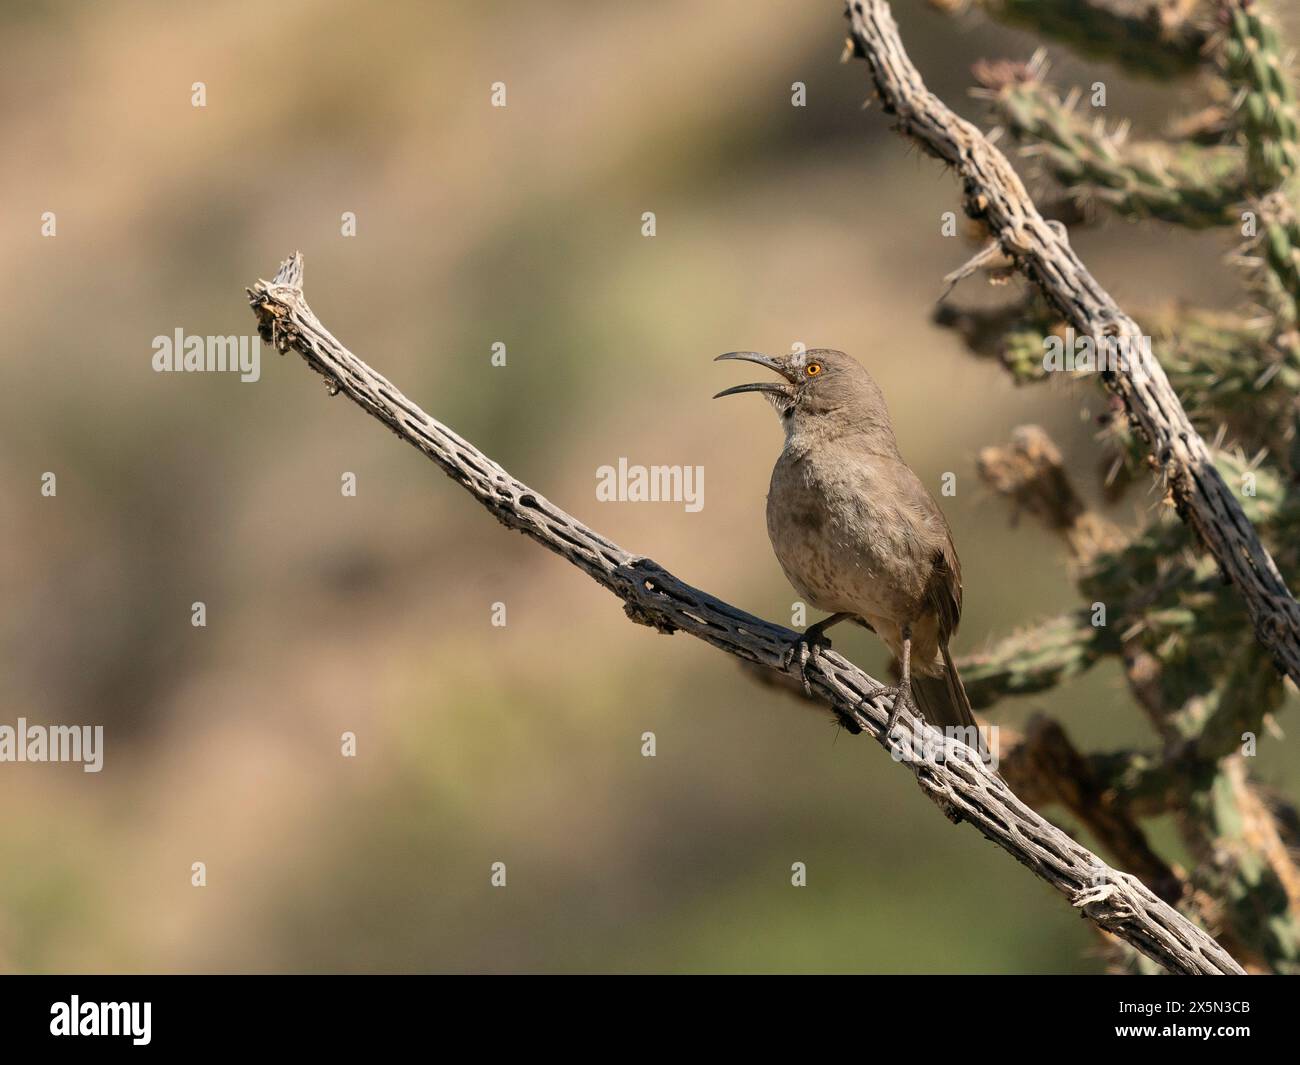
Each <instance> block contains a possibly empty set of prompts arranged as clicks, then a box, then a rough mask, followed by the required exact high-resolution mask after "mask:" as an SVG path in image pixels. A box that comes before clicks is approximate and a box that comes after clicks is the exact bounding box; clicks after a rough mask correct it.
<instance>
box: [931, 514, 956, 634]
mask: <svg viewBox="0 0 1300 1065" xmlns="http://www.w3.org/2000/svg"><path fill="white" fill-rule="evenodd" d="M929 596H930V603H931V605H932V606H933V607H934V612H935V613H936V614H937V615H938V616H939V633H940V634H941V635H942V636H943V638H944V640H945V641H946V640H947V639H948V637H950V636H951V635H952V634H953V633H954V632H956V631H957V625H958V624H959V623H960V622H961V561H960V560H959V559H958V558H957V549H956V548H955V547H954V546H953V543H952V536H951V535H949V536H946V537H944V541H943V544H942V545H941V546H940V548H939V550H937V551H936V552H935V557H934V572H933V573H932V574H931V576H930V588H929Z"/></svg>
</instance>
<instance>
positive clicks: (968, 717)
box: [713, 348, 980, 747]
mask: <svg viewBox="0 0 1300 1065" xmlns="http://www.w3.org/2000/svg"><path fill="white" fill-rule="evenodd" d="M725 359H737V360H741V361H744V362H752V363H757V364H758V365H759V366H765V367H767V368H768V369H770V370H774V371H775V372H776V373H777V374H778V375H779V376H780V378H782V380H779V381H776V380H773V381H763V382H760V383H757V384H745V385H736V386H734V387H732V388H727V389H724V390H723V391H721V392H719V393H718V394H717V395H716V396H714V397H713V398H714V399H721V398H722V397H723V396H734V395H739V394H742V393H748V392H756V393H758V394H760V395H762V396H763V397H764V398H765V399H767V400H768V401H769V402H770V403H771V405H772V407H773V408H774V409H775V410H776V413H777V415H778V417H779V418H780V420H781V425H782V427H783V429H784V430H785V446H784V447H783V448H782V450H781V454H780V457H779V458H778V459H777V460H776V466H775V467H774V468H773V470H772V481H771V485H770V487H769V489H768V494H767V533H768V537H769V539H770V540H771V542H772V550H773V551H774V552H775V554H776V558H777V561H778V562H779V563H780V565H781V569H782V570H783V571H784V572H785V575H786V578H787V579H788V580H789V581H790V584H791V585H792V586H793V587H794V589H795V591H796V592H798V594H799V595H800V597H801V598H803V599H804V600H805V601H806V602H808V603H809V604H810V605H812V606H813V607H815V608H817V609H818V610H823V611H826V612H828V613H829V614H830V617H828V618H825V619H824V620H822V621H819V622H817V623H816V624H814V625H810V626H808V628H807V629H806V630H805V631H804V632H803V633H802V634H801V635H800V636H799V637H798V638H797V639H796V640H795V641H794V642H793V643H792V644H791V647H790V649H789V651H788V654H787V657H786V659H785V661H784V665H785V666H786V667H787V668H788V667H789V666H791V665H792V663H793V662H794V660H795V659H797V660H798V668H799V672H800V674H801V676H802V679H803V683H804V690H805V692H806V693H807V694H811V693H812V688H811V684H810V681H809V678H808V672H807V670H808V663H809V661H810V660H811V659H813V658H814V657H815V656H816V655H817V654H818V653H819V651H820V649H821V648H828V647H829V646H830V641H829V640H828V639H827V637H826V635H825V633H826V630H827V629H829V628H830V627H831V626H833V625H838V624H840V623H841V622H844V621H853V622H857V623H858V624H861V625H863V626H865V627H866V628H868V629H870V630H871V631H873V632H874V633H875V634H876V635H877V636H878V637H879V638H880V639H881V640H882V641H883V642H884V643H885V645H886V646H887V647H888V648H889V650H890V651H892V652H893V654H894V657H895V659H896V660H897V661H898V663H899V670H900V678H899V683H898V684H897V685H896V686H882V687H880V688H879V689H876V690H874V691H872V692H869V693H868V694H867V697H866V699H864V700H863V701H864V703H865V702H866V701H867V699H871V698H875V697H877V696H888V697H889V698H890V700H891V703H890V712H889V718H888V721H887V724H886V728H885V733H884V735H885V737H886V738H888V737H890V736H892V735H893V731H894V727H895V725H896V724H897V722H898V718H899V715H900V714H901V713H902V711H903V709H904V708H905V707H909V706H910V707H911V708H912V709H913V710H914V711H917V712H919V713H920V714H921V716H922V717H923V718H924V719H925V720H926V721H928V722H929V723H930V724H932V725H935V726H937V727H939V728H940V729H961V730H963V731H962V732H961V733H960V734H959V736H960V738H963V739H965V742H967V743H968V744H970V745H971V746H977V747H978V746H979V744H980V733H979V731H978V728H977V726H976V723H975V718H974V715H973V714H972V712H971V705H970V699H969V698H968V697H967V694H966V689H965V687H964V685H963V684H962V682H961V676H960V674H959V673H958V672H957V668H956V666H954V665H953V660H952V654H951V652H950V651H949V641H950V640H951V639H952V637H953V636H954V634H955V633H956V631H957V625H958V623H959V622H960V620H961V605H962V584H961V562H960V561H959V560H958V557H957V549H956V547H955V546H954V544H953V538H952V532H951V530H950V529H949V527H948V522H947V519H946V518H945V517H944V515H943V511H942V510H940V509H939V504H938V503H937V502H935V499H934V497H933V496H932V495H931V494H930V492H929V491H928V490H927V489H926V487H925V485H924V484H922V483H921V480H920V478H918V477H917V475H916V474H915V473H914V472H913V471H912V468H911V467H910V466H908V465H907V463H906V462H905V461H904V460H903V457H902V455H901V454H900V453H899V450H898V442H897V440H896V439H895V436H894V427H893V423H892V422H891V421H890V417H889V410H888V408H887V406H886V404H885V397H884V394H883V393H882V392H881V390H880V387H879V386H878V385H877V384H876V382H875V379H874V378H872V376H871V374H870V373H868V372H867V370H866V368H865V367H863V366H862V364H861V363H859V362H858V361H857V360H856V359H853V358H852V357H850V356H848V355H846V354H845V353H844V352H842V351H835V350H832V349H829V348H815V349H812V350H804V351H796V352H792V353H791V354H789V355H782V356H775V357H774V356H771V355H764V354H761V353H759V352H756V351H731V352H727V353H726V354H725V355H719V356H718V357H717V358H716V359H715V360H714V361H715V362H718V361H722V360H725ZM966 730H969V731H966Z"/></svg>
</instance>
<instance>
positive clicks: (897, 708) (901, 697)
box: [858, 684, 919, 739]
mask: <svg viewBox="0 0 1300 1065" xmlns="http://www.w3.org/2000/svg"><path fill="white" fill-rule="evenodd" d="M884 696H889V697H890V703H889V720H888V721H886V722H885V738H886V739H888V738H889V737H890V736H892V735H893V734H894V726H895V725H897V724H898V718H899V716H900V715H901V714H902V713H903V708H904V707H907V709H909V710H911V711H912V713H914V714H915V713H918V712H919V711H918V710H917V708H916V704H915V703H914V702H913V701H912V691H911V688H910V687H909V686H906V685H903V684H895V685H893V686H889V685H884V684H882V685H881V686H880V687H879V688H873V689H872V690H871V691H869V692H867V694H866V695H864V696H863V697H862V702H860V703H859V704H858V709H859V710H863V709H865V708H866V707H867V706H868V705H870V703H871V701H872V700H873V699H879V698H882V697H884Z"/></svg>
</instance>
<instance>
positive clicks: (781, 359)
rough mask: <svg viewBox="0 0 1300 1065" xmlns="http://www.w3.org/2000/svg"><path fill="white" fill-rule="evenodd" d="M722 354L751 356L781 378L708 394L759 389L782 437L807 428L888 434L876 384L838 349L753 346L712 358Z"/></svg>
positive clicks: (835, 432) (748, 358)
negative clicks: (781, 350) (770, 350)
mask: <svg viewBox="0 0 1300 1065" xmlns="http://www.w3.org/2000/svg"><path fill="white" fill-rule="evenodd" d="M723 359H739V360H741V361H743V362H754V363H757V364H758V365H760V366H766V367H767V368H768V369H769V370H774V371H775V372H776V373H778V374H780V375H781V377H782V378H784V380H783V381H759V382H756V383H755V384H750V385H736V386H734V387H732V388H727V389H724V390H723V391H721V392H719V393H718V394H717V395H716V396H714V397H713V398H714V399H721V398H722V397H723V396H735V395H739V394H740V393H742V392H759V393H762V395H763V396H764V398H766V399H767V400H768V402H769V403H771V404H772V406H773V408H774V409H775V410H776V413H777V414H778V415H779V416H780V418H781V422H782V424H783V425H784V426H785V430H786V435H787V437H788V436H790V435H792V434H794V433H797V432H800V431H809V430H813V431H817V432H818V433H819V434H825V433H828V432H829V433H831V434H833V435H838V433H839V432H840V431H857V430H861V431H871V430H875V429H883V430H885V431H887V432H888V434H889V436H890V437H891V438H892V436H893V428H892V427H891V426H890V424H889V413H888V411H887V410H886V408H885V399H884V396H882V395H881V392H880V388H879V387H878V386H877V385H876V382H875V381H874V380H873V379H872V377H871V375H870V374H869V373H867V371H866V370H865V369H863V367H862V365H861V364H860V363H859V362H858V361H857V360H856V359H853V358H850V357H849V356H848V355H845V354H844V352H842V351H833V350H832V349H830V348H813V349H811V350H809V351H796V352H793V353H791V354H789V355H776V356H773V355H761V354H759V353H758V352H757V351H729V352H728V353H727V354H726V355H719V356H718V357H717V358H716V359H715V360H714V362H720V361H722V360H723Z"/></svg>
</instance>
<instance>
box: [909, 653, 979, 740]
mask: <svg viewBox="0 0 1300 1065" xmlns="http://www.w3.org/2000/svg"><path fill="white" fill-rule="evenodd" d="M939 647H940V650H941V651H942V652H943V665H944V670H943V673H942V674H940V675H939V676H935V677H922V676H919V675H913V677H912V698H913V700H915V702H916V707H917V709H918V710H920V711H921V716H922V717H924V718H925V719H926V721H928V722H929V723H930V724H931V725H934V726H935V727H936V728H939V729H943V730H945V731H946V730H948V729H961V730H962V731H960V732H957V733H948V734H949V735H955V737H956V738H957V739H959V740H961V741H962V742H963V743H965V744H966V745H967V746H969V747H972V748H974V749H975V750H976V751H978V752H979V755H980V757H981V758H983V759H984V761H985V762H986V763H987V762H988V759H989V754H988V742H987V740H986V738H985V736H984V734H983V733H982V732H980V729H979V726H978V725H977V724H976V723H975V715H974V713H972V712H971V705H970V698H969V697H968V696H967V695H966V687H965V685H963V684H962V682H961V674H960V673H958V672H957V667H956V666H955V665H953V661H952V655H951V654H950V653H949V651H948V641H947V640H943V641H942V642H941V643H940V645H939Z"/></svg>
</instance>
